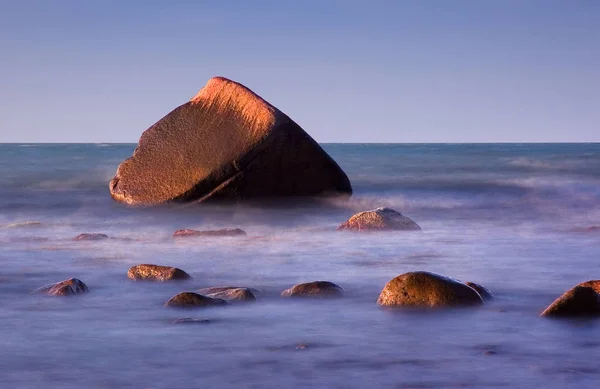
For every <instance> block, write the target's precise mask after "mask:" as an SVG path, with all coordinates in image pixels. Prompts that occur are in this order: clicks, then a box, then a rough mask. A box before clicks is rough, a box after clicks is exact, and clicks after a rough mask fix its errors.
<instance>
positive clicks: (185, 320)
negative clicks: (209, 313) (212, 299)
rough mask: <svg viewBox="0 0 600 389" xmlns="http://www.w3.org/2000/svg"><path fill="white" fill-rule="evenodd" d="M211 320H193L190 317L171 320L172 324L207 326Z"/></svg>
mask: <svg viewBox="0 0 600 389" xmlns="http://www.w3.org/2000/svg"><path fill="white" fill-rule="evenodd" d="M211 321H212V320H210V319H193V318H191V317H183V318H181V319H177V320H173V324H208V323H210V322H211Z"/></svg>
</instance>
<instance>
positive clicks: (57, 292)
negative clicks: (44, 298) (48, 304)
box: [33, 278, 88, 296]
mask: <svg viewBox="0 0 600 389" xmlns="http://www.w3.org/2000/svg"><path fill="white" fill-rule="evenodd" d="M87 291H88V287H87V286H86V284H84V283H83V282H82V281H81V280H79V279H77V278H70V279H68V280H65V281H61V282H57V283H55V284H49V285H45V286H42V287H41V288H38V289H36V290H34V291H33V293H45V294H47V295H50V296H71V295H76V294H81V293H86V292H87Z"/></svg>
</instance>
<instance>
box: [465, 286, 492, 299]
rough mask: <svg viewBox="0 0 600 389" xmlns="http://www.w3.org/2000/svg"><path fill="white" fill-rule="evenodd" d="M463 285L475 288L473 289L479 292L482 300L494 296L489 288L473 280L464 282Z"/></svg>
mask: <svg viewBox="0 0 600 389" xmlns="http://www.w3.org/2000/svg"><path fill="white" fill-rule="evenodd" d="M465 285H467V286H470V287H471V288H473V289H475V291H476V292H477V293H479V295H480V296H481V298H482V299H483V301H487V300H491V299H493V298H494V295H493V294H492V292H490V290H489V289H488V288H486V287H485V286H483V285H479V284H476V283H475V282H465Z"/></svg>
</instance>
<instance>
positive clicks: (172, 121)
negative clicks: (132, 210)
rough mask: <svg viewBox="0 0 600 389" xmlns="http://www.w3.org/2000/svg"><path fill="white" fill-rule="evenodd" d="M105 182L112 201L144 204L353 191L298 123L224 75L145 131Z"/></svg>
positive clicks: (329, 159)
mask: <svg viewBox="0 0 600 389" xmlns="http://www.w3.org/2000/svg"><path fill="white" fill-rule="evenodd" d="M109 188H110V193H111V195H112V197H113V198H114V199H115V200H117V201H121V202H124V203H127V204H136V205H146V206H148V205H156V204H162V203H166V202H192V201H193V202H204V201H208V200H235V201H239V200H249V199H266V198H281V197H296V196H319V195H328V194H337V195H339V194H343V195H349V194H351V193H352V187H351V185H350V181H349V180H348V177H347V176H346V174H345V173H344V172H343V171H342V169H341V168H340V167H339V166H338V164H337V163H336V162H335V161H334V160H333V159H332V158H331V157H330V156H329V155H328V154H327V153H326V152H325V151H324V150H323V149H322V148H321V146H319V144H318V143H317V142H316V141H315V140H314V139H312V138H311V137H310V136H309V135H308V134H307V133H306V132H304V130H303V129H302V128H300V126H298V125H297V124H296V123H294V121H292V120H291V119H290V118H289V117H288V116H287V115H285V114H284V113H283V112H281V111H280V110H278V109H277V108H275V107H274V106H272V105H271V104H269V103H268V102H266V101H265V100H263V99H262V98H261V97H259V96H258V95H256V94H255V93H254V92H252V91H251V90H250V89H248V88H246V87H245V86H243V85H241V84H239V83H236V82H234V81H231V80H228V79H226V78H223V77H214V78H212V79H210V80H209V81H208V83H207V84H206V86H205V87H204V88H202V89H201V90H200V92H198V94H197V95H196V96H195V97H194V98H192V99H191V100H190V101H189V102H187V103H185V104H183V105H181V106H179V107H177V108H176V109H175V110H173V111H172V112H170V113H169V114H167V115H166V116H165V117H163V118H162V119H161V120H159V121H158V122H157V123H156V124H154V125H153V126H152V127H150V128H149V129H148V130H146V131H145V132H144V133H143V134H142V136H141V138H140V140H139V143H138V146H137V148H136V150H135V152H134V153H133V155H132V156H131V157H130V158H129V159H127V160H125V161H123V162H122V163H121V164H120V165H119V167H118V169H117V172H116V174H115V177H114V178H113V180H112V181H111V183H110V185H109Z"/></svg>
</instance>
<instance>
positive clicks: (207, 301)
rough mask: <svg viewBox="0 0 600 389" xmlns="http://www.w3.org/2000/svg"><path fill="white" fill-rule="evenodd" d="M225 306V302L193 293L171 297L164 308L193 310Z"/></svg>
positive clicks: (183, 293)
mask: <svg viewBox="0 0 600 389" xmlns="http://www.w3.org/2000/svg"><path fill="white" fill-rule="evenodd" d="M226 304H227V301H225V300H222V299H218V298H213V297H208V296H203V295H201V294H198V293H193V292H182V293H179V294H177V295H175V296H173V297H171V299H170V300H169V301H167V302H166V303H165V307H179V308H195V307H210V306H217V305H226Z"/></svg>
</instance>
